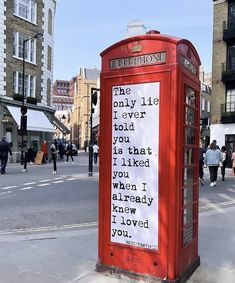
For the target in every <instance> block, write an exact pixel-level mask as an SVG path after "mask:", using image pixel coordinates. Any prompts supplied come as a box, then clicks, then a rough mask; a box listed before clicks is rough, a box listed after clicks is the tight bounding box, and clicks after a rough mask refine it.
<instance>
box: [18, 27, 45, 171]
mask: <svg viewBox="0 0 235 283" xmlns="http://www.w3.org/2000/svg"><path fill="white" fill-rule="evenodd" d="M42 36H43V34H42V33H41V32H39V33H36V34H35V35H34V36H32V37H29V38H27V39H25V40H24V41H23V82H22V87H23V92H22V94H23V95H22V96H23V97H22V106H21V124H20V131H21V165H24V169H23V170H22V172H23V173H25V172H26V171H27V158H26V154H25V155H24V134H26V135H27V115H26V114H27V107H26V106H25V46H26V43H27V42H28V41H29V40H31V39H38V38H41V37H42Z"/></svg>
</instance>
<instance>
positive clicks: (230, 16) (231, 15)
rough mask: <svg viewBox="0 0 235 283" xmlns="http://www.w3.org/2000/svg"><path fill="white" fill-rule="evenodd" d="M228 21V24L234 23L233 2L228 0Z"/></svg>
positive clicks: (234, 5)
mask: <svg viewBox="0 0 235 283" xmlns="http://www.w3.org/2000/svg"><path fill="white" fill-rule="evenodd" d="M228 22H229V26H230V25H234V24H235V3H234V2H232V1H231V2H228Z"/></svg>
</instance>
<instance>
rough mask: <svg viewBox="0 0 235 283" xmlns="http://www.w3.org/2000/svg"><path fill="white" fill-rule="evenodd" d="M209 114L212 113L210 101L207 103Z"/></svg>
mask: <svg viewBox="0 0 235 283" xmlns="http://www.w3.org/2000/svg"><path fill="white" fill-rule="evenodd" d="M207 112H209V113H210V112H211V102H210V101H209V100H208V101H207Z"/></svg>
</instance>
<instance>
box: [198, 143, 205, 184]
mask: <svg viewBox="0 0 235 283" xmlns="http://www.w3.org/2000/svg"><path fill="white" fill-rule="evenodd" d="M205 154H206V149H205V148H204V147H203V146H202V144H201V146H200V148H199V180H200V183H201V185H202V186H203V185H204V178H203V176H204V171H203V167H204V159H205Z"/></svg>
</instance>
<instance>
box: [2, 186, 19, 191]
mask: <svg viewBox="0 0 235 283" xmlns="http://www.w3.org/2000/svg"><path fill="white" fill-rule="evenodd" d="M13 188H17V186H9V187H4V188H1V190H9V189H13Z"/></svg>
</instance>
